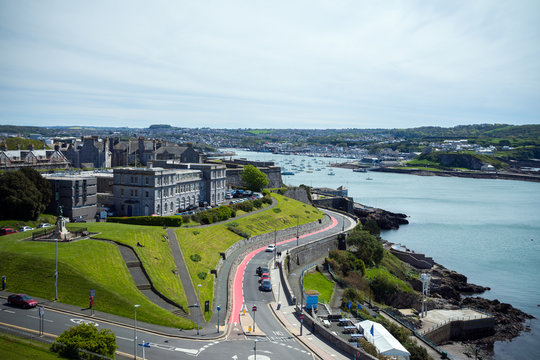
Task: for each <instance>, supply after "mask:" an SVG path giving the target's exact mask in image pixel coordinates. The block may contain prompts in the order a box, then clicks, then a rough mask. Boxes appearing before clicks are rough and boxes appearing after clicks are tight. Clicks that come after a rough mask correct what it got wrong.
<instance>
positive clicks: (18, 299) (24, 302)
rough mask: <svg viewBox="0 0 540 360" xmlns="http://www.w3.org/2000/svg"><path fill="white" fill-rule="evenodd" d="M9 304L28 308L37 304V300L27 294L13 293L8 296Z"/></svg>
mask: <svg viewBox="0 0 540 360" xmlns="http://www.w3.org/2000/svg"><path fill="white" fill-rule="evenodd" d="M8 304H10V305H16V306H20V307H22V308H25V309H28V308H32V307H36V306H37V301H36V300H34V299H32V298H31V297H30V296H28V295H26V294H13V295H9V296H8Z"/></svg>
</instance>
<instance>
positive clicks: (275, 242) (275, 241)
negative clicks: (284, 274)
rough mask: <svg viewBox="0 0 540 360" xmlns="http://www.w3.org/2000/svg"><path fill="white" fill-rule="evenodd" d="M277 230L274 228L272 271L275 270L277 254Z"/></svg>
mask: <svg viewBox="0 0 540 360" xmlns="http://www.w3.org/2000/svg"><path fill="white" fill-rule="evenodd" d="M276 246H277V229H276V227H274V269H275V268H276V253H277V248H276Z"/></svg>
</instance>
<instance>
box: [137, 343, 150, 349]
mask: <svg viewBox="0 0 540 360" xmlns="http://www.w3.org/2000/svg"><path fill="white" fill-rule="evenodd" d="M139 346H142V347H147V348H149V347H150V343H149V342H143V343H142V344H139Z"/></svg>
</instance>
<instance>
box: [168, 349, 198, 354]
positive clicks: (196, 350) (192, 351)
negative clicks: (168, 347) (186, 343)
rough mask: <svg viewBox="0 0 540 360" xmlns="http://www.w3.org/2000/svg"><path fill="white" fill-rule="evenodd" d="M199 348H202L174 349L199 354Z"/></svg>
mask: <svg viewBox="0 0 540 360" xmlns="http://www.w3.org/2000/svg"><path fill="white" fill-rule="evenodd" d="M199 350H200V349H183V348H179V347H177V348H174V351H180V352H183V353H186V354H191V355H197V354H198V353H199Z"/></svg>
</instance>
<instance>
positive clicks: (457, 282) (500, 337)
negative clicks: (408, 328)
mask: <svg viewBox="0 0 540 360" xmlns="http://www.w3.org/2000/svg"><path fill="white" fill-rule="evenodd" d="M354 214H355V215H356V216H357V217H358V218H359V220H360V221H361V222H362V223H363V224H365V222H366V221H368V220H374V221H375V222H376V223H377V225H379V228H380V229H381V230H395V229H398V228H399V226H400V225H405V224H408V223H409V221H408V220H407V215H405V214H401V213H393V212H390V211H386V210H383V209H376V208H370V207H366V206H364V205H360V204H355V207H354ZM419 270H420V269H419ZM428 272H429V274H430V275H431V285H430V286H431V288H430V292H431V294H430V295H431V298H430V301H428V303H427V307H428V309H429V310H431V309H450V310H451V309H458V308H462V307H470V308H475V309H479V310H481V311H485V312H488V313H490V314H492V315H493V316H494V317H495V329H494V333H493V334H492V335H490V336H487V337H483V338H480V339H476V340H472V341H470V342H469V343H468V344H465V345H466V346H463V348H464V349H465V348H467V349H469V348H471V345H473V346H474V347H475V348H476V349H478V350H479V351H480V352H481V354H482V358H489V357H491V355H493V346H494V343H495V341H506V340H512V339H513V338H515V337H517V336H519V335H520V334H521V332H523V331H527V330H528V327H527V326H526V321H527V320H529V319H533V318H534V317H533V316H532V315H529V314H527V313H525V312H523V311H521V310H519V309H516V308H514V307H513V306H512V305H510V304H507V303H501V302H500V301H499V300H497V299H495V300H488V299H485V298H482V297H479V296H474V295H478V294H482V293H484V292H485V291H488V290H490V288H489V287H485V286H481V285H477V284H472V283H469V282H468V279H467V277H466V276H465V275H463V274H460V273H458V272H456V271H454V270H450V269H447V268H446V267H444V266H443V265H441V264H438V263H435V265H434V266H433V267H432V268H431V269H430V270H428ZM411 285H412V286H413V288H414V290H416V291H422V283H421V282H420V281H419V280H416V281H412V282H411ZM389 300H390V303H392V305H393V306H394V307H398V308H400V307H401V308H402V307H409V306H415V305H416V306H417V305H418V304H417V301H418V300H417V298H416V297H411V296H395V297H393V298H392V299H389Z"/></svg>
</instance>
